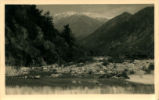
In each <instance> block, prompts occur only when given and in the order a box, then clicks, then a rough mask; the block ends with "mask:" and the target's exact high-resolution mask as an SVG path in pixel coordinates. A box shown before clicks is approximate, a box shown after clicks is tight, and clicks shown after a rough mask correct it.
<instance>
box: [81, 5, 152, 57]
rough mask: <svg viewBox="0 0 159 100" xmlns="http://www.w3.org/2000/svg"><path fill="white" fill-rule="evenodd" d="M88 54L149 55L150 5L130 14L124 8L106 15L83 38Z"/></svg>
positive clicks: (150, 42) (150, 31)
mask: <svg viewBox="0 0 159 100" xmlns="http://www.w3.org/2000/svg"><path fill="white" fill-rule="evenodd" d="M83 44H84V45H85V47H87V48H89V49H90V50H91V51H92V55H95V56H99V55H107V56H108V55H109V56H126V57H129V58H133V59H134V58H153V56H154V8H153V7H147V8H144V9H142V10H140V11H138V12H137V13H135V14H134V15H131V14H129V13H127V12H125V13H122V14H121V15H119V16H116V17H115V18H112V19H110V20H109V21H108V22H106V23H105V24H104V25H102V26H101V27H99V28H98V29H97V30H96V31H95V32H93V33H92V34H90V35H89V36H88V37H86V38H85V39H84V41H83Z"/></svg>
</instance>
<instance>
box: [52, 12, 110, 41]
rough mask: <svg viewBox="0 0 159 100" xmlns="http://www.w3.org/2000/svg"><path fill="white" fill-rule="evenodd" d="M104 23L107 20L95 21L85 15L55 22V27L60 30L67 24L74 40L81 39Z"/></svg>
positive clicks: (76, 15) (64, 18)
mask: <svg viewBox="0 0 159 100" xmlns="http://www.w3.org/2000/svg"><path fill="white" fill-rule="evenodd" d="M106 21H107V19H95V18H91V17H89V16H86V15H80V14H75V15H71V16H66V17H63V18H60V19H58V20H57V21H56V20H55V27H56V28H57V29H58V30H62V29H63V26H64V25H66V24H69V25H70V28H71V29H72V33H73V35H74V36H75V38H77V39H82V38H84V37H86V36H88V35H89V34H90V33H92V32H93V31H95V30H96V29H97V28H98V27H100V26H101V25H102V24H103V23H104V22H106Z"/></svg>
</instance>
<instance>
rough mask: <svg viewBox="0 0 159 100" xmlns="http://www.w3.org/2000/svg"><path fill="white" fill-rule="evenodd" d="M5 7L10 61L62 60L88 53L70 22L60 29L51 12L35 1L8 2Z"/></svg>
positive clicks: (41, 62) (38, 63)
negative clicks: (45, 10)
mask: <svg viewBox="0 0 159 100" xmlns="http://www.w3.org/2000/svg"><path fill="white" fill-rule="evenodd" d="M5 10H6V12H5V16H6V17H5V54H6V64H7V65H13V66H41V65H47V64H53V63H55V62H56V63H58V64H62V63H65V62H70V61H74V60H77V59H78V58H80V57H81V56H82V57H83V56H84V51H82V49H81V47H79V46H78V44H77V43H76V41H75V39H74V37H73V36H72V32H71V29H70V27H69V25H65V26H64V29H63V31H62V32H59V31H58V30H57V29H56V28H55V27H54V23H53V19H52V16H50V15H49V12H43V11H41V10H39V9H37V8H36V6H35V5H30V6H29V5H26V6H25V5H14V6H10V5H6V7H5ZM79 48H80V49H79Z"/></svg>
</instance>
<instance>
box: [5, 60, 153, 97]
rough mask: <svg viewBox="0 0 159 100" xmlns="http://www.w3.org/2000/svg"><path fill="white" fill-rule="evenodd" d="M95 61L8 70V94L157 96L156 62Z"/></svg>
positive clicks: (7, 68)
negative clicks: (134, 94) (154, 68)
mask: <svg viewBox="0 0 159 100" xmlns="http://www.w3.org/2000/svg"><path fill="white" fill-rule="evenodd" d="M93 59H94V60H93V61H91V62H85V63H71V64H68V65H65V66H64V65H63V66H61V67H59V66H58V65H56V64H54V65H50V66H43V67H32V68H26V67H21V69H13V67H9V66H8V67H6V93H7V94H36V93H40V94H48V93H50V94H52V93H53V94H54V93H55V94H56V93H57V94H58V93H62V94H65V93H66V94H83V93H84V94H85V93H86V94H87V93H88V94H90V93H95V94H107V93H109V94H110V93H111V94H112V93H129V94H130V93H142V94H145V93H154V75H153V68H151V67H154V66H153V60H152V59H147V60H133V61H130V60H125V61H124V62H108V59H107V58H103V57H95V58H93Z"/></svg>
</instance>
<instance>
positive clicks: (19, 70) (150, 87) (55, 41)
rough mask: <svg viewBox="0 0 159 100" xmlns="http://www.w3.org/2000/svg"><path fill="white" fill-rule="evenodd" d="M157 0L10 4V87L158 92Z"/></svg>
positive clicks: (12, 90)
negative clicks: (143, 0) (151, 1)
mask: <svg viewBox="0 0 159 100" xmlns="http://www.w3.org/2000/svg"><path fill="white" fill-rule="evenodd" d="M154 63H155V62H154V4H49V5H48V4H45V5H44V4H43V5H42V4H37V5H31V4H30V5H29V4H25V5H12V4H6V5H5V93H6V95H24V94H29V95H32V94H154V93H155V87H154V76H155V75H154V67H155V64H154Z"/></svg>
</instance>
